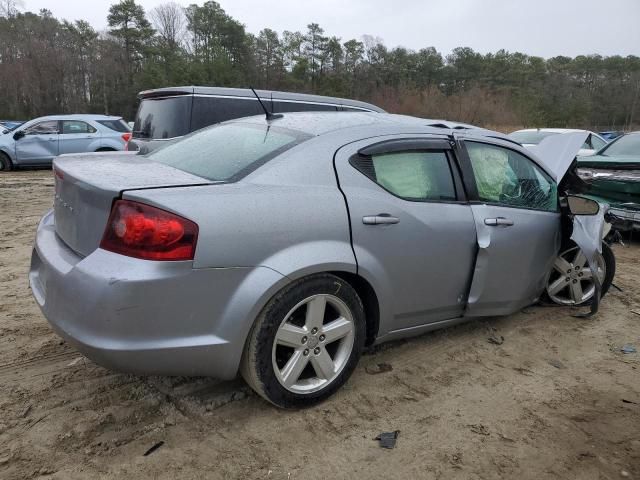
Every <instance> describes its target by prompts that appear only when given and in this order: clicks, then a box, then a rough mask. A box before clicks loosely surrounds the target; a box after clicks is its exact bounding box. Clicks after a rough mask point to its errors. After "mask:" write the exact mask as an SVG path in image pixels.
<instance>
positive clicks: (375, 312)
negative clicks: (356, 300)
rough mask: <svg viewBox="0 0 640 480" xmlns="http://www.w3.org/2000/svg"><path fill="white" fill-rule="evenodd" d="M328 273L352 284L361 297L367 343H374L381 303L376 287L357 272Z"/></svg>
mask: <svg viewBox="0 0 640 480" xmlns="http://www.w3.org/2000/svg"><path fill="white" fill-rule="evenodd" d="M327 273H330V274H332V275H335V276H336V277H338V278H341V279H342V280H344V281H345V282H347V283H348V284H349V285H351V286H352V287H353V289H354V290H355V291H356V293H357V294H358V296H359V297H360V300H362V304H363V306H364V317H365V321H366V322H367V324H366V341H365V345H367V346H369V345H373V343H374V342H375V340H376V338H377V336H378V330H379V328H380V304H379V302H378V295H377V294H376V291H375V289H374V288H373V286H372V285H371V284H370V283H369V282H368V281H367V280H366V279H365V278H364V277H361V276H360V275H358V274H357V273H352V272H345V271H340V270H338V271H335V270H334V271H329V272H327Z"/></svg>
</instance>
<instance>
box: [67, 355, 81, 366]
mask: <svg viewBox="0 0 640 480" xmlns="http://www.w3.org/2000/svg"><path fill="white" fill-rule="evenodd" d="M83 358H84V357H76V358H74V359H73V360H71V361H70V362H69V363H67V367H75V366H76V365H78V364H79V363H80V362H82V360H83Z"/></svg>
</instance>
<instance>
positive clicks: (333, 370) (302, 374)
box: [240, 274, 365, 408]
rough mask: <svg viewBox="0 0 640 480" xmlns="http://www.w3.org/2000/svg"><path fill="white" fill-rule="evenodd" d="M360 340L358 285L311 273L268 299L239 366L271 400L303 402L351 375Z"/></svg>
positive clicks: (326, 394)
mask: <svg viewBox="0 0 640 480" xmlns="http://www.w3.org/2000/svg"><path fill="white" fill-rule="evenodd" d="M364 342H365V316H364V307H363V305H362V301H361V300H360V297H358V294H357V293H356V291H355V290H354V289H353V288H352V287H351V285H349V284H348V283H347V282H345V281H344V280H343V279H341V278H338V277H336V276H334V275H329V274H320V275H313V276H311V277H307V278H303V279H301V280H298V281H296V282H293V283H292V284H291V285H289V286H287V287H285V288H284V289H283V290H281V291H280V292H279V293H278V294H276V295H275V296H274V297H273V298H272V299H271V300H270V301H269V303H267V305H266V306H265V307H264V309H263V310H262V312H261V313H260V315H258V318H257V319H256V321H255V323H254V325H253V327H252V329H251V332H250V333H249V336H248V339H247V342H246V345H245V352H244V355H243V357H242V362H241V367H240V371H241V373H242V376H243V377H244V379H245V380H246V382H247V383H248V384H249V386H250V387H251V388H252V389H253V390H255V391H256V392H257V393H258V394H259V395H260V396H262V397H263V398H264V399H266V400H268V401H269V402H271V403H273V404H274V405H276V406H278V407H281V408H296V407H307V406H311V405H314V404H316V403H318V402H321V401H322V400H324V399H326V398H328V397H329V396H331V395H332V394H333V393H335V392H336V391H337V390H338V389H339V388H340V387H341V386H342V385H343V384H344V383H345V382H346V381H347V380H348V379H349V377H350V376H351V374H352V373H353V370H354V369H355V367H356V365H357V363H358V360H359V359H360V356H361V354H362V349H363V347H364Z"/></svg>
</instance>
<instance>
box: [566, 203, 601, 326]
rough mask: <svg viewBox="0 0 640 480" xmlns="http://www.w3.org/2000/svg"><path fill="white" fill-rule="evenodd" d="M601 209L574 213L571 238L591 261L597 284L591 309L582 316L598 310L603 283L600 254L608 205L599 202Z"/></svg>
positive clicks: (593, 276)
mask: <svg viewBox="0 0 640 480" xmlns="http://www.w3.org/2000/svg"><path fill="white" fill-rule="evenodd" d="M599 205H600V209H599V210H598V213H597V214H595V215H573V232H572V233H571V240H573V241H574V242H575V243H576V245H578V247H579V248H580V250H582V253H584V256H585V257H586V258H587V262H588V263H589V269H590V270H591V275H592V278H593V284H594V285H595V293H594V295H593V300H592V302H591V311H590V312H589V313H586V314H579V315H578V316H580V317H590V316H592V315H594V314H595V313H596V312H597V311H598V307H599V305H600V295H601V292H602V285H601V284H600V279H599V278H598V255H602V240H603V237H604V231H605V224H606V222H605V215H606V213H607V211H608V209H609V206H608V205H604V204H599Z"/></svg>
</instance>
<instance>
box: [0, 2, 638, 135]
mask: <svg viewBox="0 0 640 480" xmlns="http://www.w3.org/2000/svg"><path fill="white" fill-rule="evenodd" d="M19 7H20V0H2V1H0V91H1V92H2V95H0V118H15V119H28V118H33V117H36V116H41V115H45V114H54V113H86V112H91V113H107V114H114V115H122V116H123V117H125V118H126V119H128V120H129V119H132V118H133V116H134V115H135V110H136V108H137V99H136V94H137V93H138V92H139V91H141V90H145V89H150V88H156V87H165V86H176V85H216V86H234V87H248V86H253V87H255V88H264V89H274V90H288V91H299V92H307V93H317V94H322V95H332V96H339V97H348V98H355V99H361V100H365V101H370V102H373V103H375V104H377V105H379V106H381V107H382V108H385V109H387V110H388V111H391V112H396V113H406V114H411V115H416V116H422V117H428V118H445V119H449V120H458V121H463V122H469V123H475V124H478V125H484V126H493V127H501V128H506V127H508V126H548V127H552V126H554V127H568V126H574V127H590V128H601V129H605V128H607V129H608V128H624V129H630V128H633V127H634V125H637V124H640V112H639V111H640V106H639V105H638V104H639V103H640V98H639V97H640V58H639V57H637V56H627V57H621V56H608V57H603V56H600V55H581V56H577V57H575V58H569V57H564V56H558V57H554V58H549V59H544V58H541V57H536V56H531V55H526V54H523V53H511V52H509V51H507V50H500V51H498V52H495V53H487V54H482V53H479V52H476V51H474V50H473V49H471V48H467V47H460V48H456V49H454V50H453V51H452V52H451V53H449V54H446V55H443V54H442V53H441V52H438V51H437V50H436V49H435V48H433V47H425V48H422V49H420V50H418V51H414V50H410V49H407V48H403V47H396V48H389V47H387V46H386V45H385V44H384V43H383V41H382V40H381V39H380V38H377V37H373V36H371V35H364V36H363V37H361V38H360V39H348V40H346V41H345V39H341V38H338V37H336V36H332V35H329V34H327V33H325V31H324V30H323V29H322V28H321V27H320V25H318V24H316V23H312V24H310V25H308V26H307V29H306V31H304V32H299V31H298V32H291V31H284V32H282V33H278V32H276V31H274V30H272V29H269V28H265V29H263V30H261V31H260V32H259V33H258V34H257V35H254V34H251V33H249V32H247V31H246V29H245V27H244V25H243V24H242V23H240V22H239V21H238V20H236V19H234V18H232V17H231V16H230V15H228V14H227V13H226V12H225V11H224V10H223V9H222V7H221V6H220V5H219V4H218V3H217V2H215V1H208V2H206V3H204V4H203V5H202V6H198V5H190V6H188V7H186V8H183V7H181V6H180V5H177V4H176V3H166V4H163V5H160V6H158V7H156V8H154V9H152V10H150V11H149V12H145V11H144V9H143V7H142V6H141V5H138V4H136V3H135V0H121V1H120V2H119V3H115V4H113V5H112V6H111V7H110V10H109V15H108V18H107V22H108V29H107V30H105V31H97V30H96V29H95V28H93V27H92V26H91V25H90V24H89V23H87V22H85V21H82V20H78V21H75V22H69V21H67V20H59V19H56V18H54V17H53V15H52V14H51V12H50V11H48V10H40V12H38V13H33V12H22V11H20V8H19Z"/></svg>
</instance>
